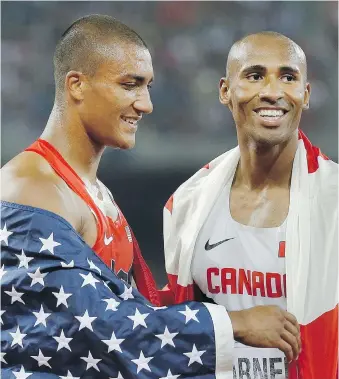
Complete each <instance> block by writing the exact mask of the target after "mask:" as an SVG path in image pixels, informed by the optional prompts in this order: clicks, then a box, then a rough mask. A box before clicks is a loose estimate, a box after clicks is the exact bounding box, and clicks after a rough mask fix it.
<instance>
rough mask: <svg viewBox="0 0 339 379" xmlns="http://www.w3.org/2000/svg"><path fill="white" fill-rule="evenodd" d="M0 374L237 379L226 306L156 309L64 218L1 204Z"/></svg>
mask: <svg viewBox="0 0 339 379" xmlns="http://www.w3.org/2000/svg"><path fill="white" fill-rule="evenodd" d="M0 237H1V249H2V251H1V270H0V273H1V278H2V282H1V313H0V315H1V324H2V325H1V328H2V331H1V377H2V378H3V379H10V378H19V379H23V378H25V379H26V378H30V379H41V378H44V379H45V378H46V379H49V378H51V379H53V378H61V379H64V378H67V379H70V378H78V379H79V378H82V379H85V378H87V379H96V378H98V379H101V378H105V379H108V378H125V379H130V378H141V379H142V378H161V379H175V378H180V379H181V378H193V377H195V378H205V379H212V378H220V379H229V378H232V375H231V374H229V373H230V372H231V371H230V370H231V367H232V349H233V333H232V326H231V322H230V319H229V317H228V314H227V312H226V311H225V309H224V307H222V306H218V305H212V304H205V305H204V304H202V303H197V302H187V303H185V304H180V305H175V306H171V307H153V306H152V305H151V304H150V303H149V302H148V301H147V300H146V299H145V298H144V297H142V296H141V295H140V293H139V292H138V291H137V290H136V289H134V288H132V287H130V286H129V285H127V284H126V283H124V282H123V281H121V280H120V279H118V278H117V277H116V276H115V274H114V273H113V272H112V271H111V270H110V269H109V268H108V267H107V266H106V265H105V264H104V263H103V262H102V261H101V259H100V258H99V257H98V256H97V255H96V254H95V253H94V252H93V251H92V250H91V249H90V247H89V246H88V245H86V244H85V242H84V241H83V240H82V239H81V238H80V236H79V235H78V234H77V233H76V232H75V230H74V229H73V228H72V227H71V225H70V224H69V223H68V222H66V220H64V219H63V218H61V217H59V216H57V215H55V214H53V213H51V212H48V211H45V210H42V209H37V208H32V207H28V206H23V205H18V204H13V203H7V202H2V203H1V233H0Z"/></svg>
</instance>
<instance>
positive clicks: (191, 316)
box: [178, 305, 200, 324]
mask: <svg viewBox="0 0 339 379" xmlns="http://www.w3.org/2000/svg"><path fill="white" fill-rule="evenodd" d="M178 312H179V313H182V314H183V315H185V317H186V321H185V324H187V323H188V321H190V320H194V321H197V322H200V321H199V320H198V319H197V317H196V314H197V313H198V312H199V309H196V310H193V309H191V308H189V307H188V305H185V310H184V311H178Z"/></svg>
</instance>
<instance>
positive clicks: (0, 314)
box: [0, 311, 5, 325]
mask: <svg viewBox="0 0 339 379" xmlns="http://www.w3.org/2000/svg"><path fill="white" fill-rule="evenodd" d="M4 313H5V311H0V323H1V324H2V325H3V324H4V322H3V321H2V315H3V314H4Z"/></svg>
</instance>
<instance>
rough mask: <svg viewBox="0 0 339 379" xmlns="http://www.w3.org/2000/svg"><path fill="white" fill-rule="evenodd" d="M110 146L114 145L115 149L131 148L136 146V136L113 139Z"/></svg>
mask: <svg viewBox="0 0 339 379" xmlns="http://www.w3.org/2000/svg"><path fill="white" fill-rule="evenodd" d="M109 146H110V147H113V148H114V149H121V150H130V149H133V147H134V146H135V138H126V139H121V140H119V141H112V142H111V143H110V144H109Z"/></svg>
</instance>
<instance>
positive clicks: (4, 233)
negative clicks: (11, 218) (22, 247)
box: [0, 224, 13, 246]
mask: <svg viewBox="0 0 339 379" xmlns="http://www.w3.org/2000/svg"><path fill="white" fill-rule="evenodd" d="M11 234H13V232H10V231H8V230H7V225H6V224H5V226H4V228H3V229H1V228H0V242H2V241H4V242H5V244H6V245H7V246H8V237H9V236H10V235H11Z"/></svg>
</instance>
